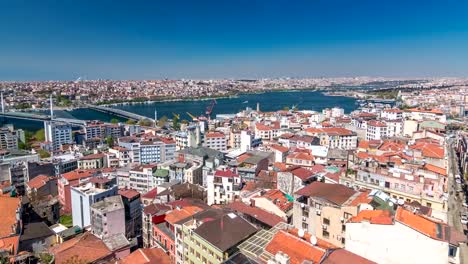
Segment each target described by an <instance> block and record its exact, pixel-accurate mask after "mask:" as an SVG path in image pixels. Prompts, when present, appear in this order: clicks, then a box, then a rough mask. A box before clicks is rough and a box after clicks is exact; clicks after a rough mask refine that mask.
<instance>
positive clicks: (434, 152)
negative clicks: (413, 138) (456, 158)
mask: <svg viewBox="0 0 468 264" xmlns="http://www.w3.org/2000/svg"><path fill="white" fill-rule="evenodd" d="M410 148H411V149H417V150H421V152H422V155H423V156H424V157H428V158H436V159H443V158H444V155H445V151H444V148H442V147H441V146H439V145H437V144H431V143H416V144H414V145H412V146H410Z"/></svg>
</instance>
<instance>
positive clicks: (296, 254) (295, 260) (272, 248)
mask: <svg viewBox="0 0 468 264" xmlns="http://www.w3.org/2000/svg"><path fill="white" fill-rule="evenodd" d="M265 250H266V251H267V252H269V253H270V254H273V255H276V253H278V252H280V251H281V252H283V253H285V254H287V255H288V256H289V258H290V264H302V263H303V262H304V261H306V260H307V261H312V262H313V263H319V262H320V260H321V259H322V257H323V255H325V250H323V249H321V248H319V247H314V246H313V245H312V244H310V243H309V242H306V241H304V240H302V239H300V238H298V237H295V236H293V235H291V234H288V233H287V232H285V231H283V230H281V231H279V232H278V233H276V234H275V236H274V237H273V238H272V240H271V241H270V243H268V245H267V246H266V248H265Z"/></svg>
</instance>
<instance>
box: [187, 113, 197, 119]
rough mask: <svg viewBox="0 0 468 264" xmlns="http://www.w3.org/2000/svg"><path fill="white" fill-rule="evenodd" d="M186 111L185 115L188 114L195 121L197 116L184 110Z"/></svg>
mask: <svg viewBox="0 0 468 264" xmlns="http://www.w3.org/2000/svg"><path fill="white" fill-rule="evenodd" d="M186 113H187V115H189V116H190V117H191V118H192V119H193V121H197V120H198V117H196V116H194V115H192V114H191V113H189V112H186Z"/></svg>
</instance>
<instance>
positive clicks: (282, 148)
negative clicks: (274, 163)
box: [270, 144, 289, 153]
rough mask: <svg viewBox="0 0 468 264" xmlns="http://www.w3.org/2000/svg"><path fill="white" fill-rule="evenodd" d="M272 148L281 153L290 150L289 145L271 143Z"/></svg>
mask: <svg viewBox="0 0 468 264" xmlns="http://www.w3.org/2000/svg"><path fill="white" fill-rule="evenodd" d="M270 148H272V149H274V150H277V151H279V152H281V153H286V152H288V151H289V148H288V147H285V146H281V145H276V144H274V145H271V146H270Z"/></svg>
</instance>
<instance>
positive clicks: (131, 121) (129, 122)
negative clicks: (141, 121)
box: [125, 119, 136, 125]
mask: <svg viewBox="0 0 468 264" xmlns="http://www.w3.org/2000/svg"><path fill="white" fill-rule="evenodd" d="M125 123H126V124H127V125H135V124H136V122H135V120H131V119H129V120H127V122H125Z"/></svg>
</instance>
